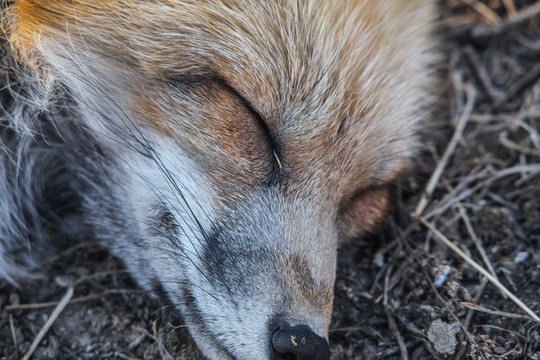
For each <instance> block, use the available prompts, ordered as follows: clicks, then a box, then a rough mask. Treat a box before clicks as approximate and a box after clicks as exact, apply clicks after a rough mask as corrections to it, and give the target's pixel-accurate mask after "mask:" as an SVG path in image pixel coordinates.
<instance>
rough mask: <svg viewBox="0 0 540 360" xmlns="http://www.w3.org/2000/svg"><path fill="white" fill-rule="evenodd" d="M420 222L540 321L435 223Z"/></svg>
mask: <svg viewBox="0 0 540 360" xmlns="http://www.w3.org/2000/svg"><path fill="white" fill-rule="evenodd" d="M420 222H421V223H422V224H424V225H425V226H426V227H427V228H428V229H429V230H430V231H431V232H433V234H435V236H436V238H437V239H439V240H440V241H442V242H443V243H444V244H445V245H446V246H448V247H449V248H450V249H452V250H453V251H454V252H455V253H456V254H458V255H459V256H460V257H461V258H462V259H463V260H465V261H466V262H467V263H468V264H469V265H471V266H472V267H473V268H475V269H476V270H477V271H478V272H480V273H481V274H482V275H483V276H485V277H486V278H487V279H488V280H489V281H490V282H491V283H492V284H493V285H495V286H496V287H497V288H498V289H499V290H500V291H501V292H503V293H504V294H506V295H507V296H508V297H509V298H510V299H511V300H512V301H513V302H514V303H516V305H517V306H519V307H520V308H521V309H522V310H523V311H525V312H526V313H527V314H529V316H530V317H531V318H532V319H533V320H534V321H536V322H538V323H540V318H539V317H538V315H536V314H535V313H534V312H533V311H532V310H531V309H530V308H529V307H528V306H527V305H525V304H524V303H523V302H522V301H521V300H519V299H518V298H517V297H516V296H515V295H514V294H512V293H511V292H510V291H509V290H508V289H507V288H506V287H504V285H503V284H501V283H500V282H499V281H498V280H497V279H496V278H495V277H493V275H491V274H490V273H489V271H487V270H486V269H484V268H483V267H482V266H480V265H479V264H478V263H477V262H475V261H474V260H473V259H471V258H470V257H469V256H467V254H465V253H464V252H463V251H461V249H460V248H458V247H457V246H456V245H454V244H453V243H452V242H451V241H450V240H449V239H448V238H447V237H446V236H444V235H443V234H442V233H441V232H440V231H439V230H437V229H436V228H435V227H434V226H433V225H431V224H430V223H429V222H427V221H426V220H425V219H424V218H420Z"/></svg>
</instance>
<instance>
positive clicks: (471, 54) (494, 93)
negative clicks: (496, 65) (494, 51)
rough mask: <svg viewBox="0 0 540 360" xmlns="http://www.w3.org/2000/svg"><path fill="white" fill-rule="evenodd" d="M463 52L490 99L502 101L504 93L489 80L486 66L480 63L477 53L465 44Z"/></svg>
mask: <svg viewBox="0 0 540 360" xmlns="http://www.w3.org/2000/svg"><path fill="white" fill-rule="evenodd" d="M463 52H464V53H465V55H466V56H467V58H468V59H469V63H470V64H471V65H472V68H473V70H474V73H475V75H476V77H477V78H478V80H480V83H481V84H482V86H483V87H484V90H486V92H487V93H488V95H489V97H490V98H491V101H493V102H494V103H496V104H500V103H502V102H503V100H504V99H506V98H507V96H506V94H505V93H503V92H502V91H500V90H498V89H496V88H495V87H494V86H493V83H492V82H491V78H490V77H489V75H488V73H487V71H486V68H485V67H484V66H482V65H481V61H480V59H478V55H477V54H476V52H475V51H474V49H473V48H472V46H470V45H467V46H465V48H464V49H463Z"/></svg>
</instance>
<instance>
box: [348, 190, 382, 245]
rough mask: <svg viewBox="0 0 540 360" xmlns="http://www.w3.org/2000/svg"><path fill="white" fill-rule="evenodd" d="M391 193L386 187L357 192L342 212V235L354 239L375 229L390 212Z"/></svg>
mask: <svg viewBox="0 0 540 360" xmlns="http://www.w3.org/2000/svg"><path fill="white" fill-rule="evenodd" d="M389 195H390V194H389V190H388V188H386V187H376V188H368V189H366V190H363V191H361V192H360V193H358V194H356V195H355V196H354V197H353V198H352V199H351V200H350V201H349V202H348V203H347V204H346V205H345V206H344V207H343V208H342V210H341V212H340V216H339V221H338V229H339V232H340V237H341V238H342V239H353V238H357V237H360V236H362V235H364V234H365V233H367V232H369V231H373V230H375V229H376V227H377V226H378V225H379V224H380V223H381V222H382V220H383V219H384V216H385V215H386V213H387V212H388V209H389V207H390V201H389Z"/></svg>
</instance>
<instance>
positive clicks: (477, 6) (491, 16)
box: [464, 0, 501, 24]
mask: <svg viewBox="0 0 540 360" xmlns="http://www.w3.org/2000/svg"><path fill="white" fill-rule="evenodd" d="M464 2H465V3H466V4H468V5H469V6H470V7H472V8H473V9H474V10H476V12H478V13H479V14H480V15H482V16H483V17H484V18H485V19H486V20H487V21H488V22H490V23H492V24H498V23H499V22H500V21H501V18H500V17H499V15H497V14H496V13H495V12H494V11H493V10H491V9H490V8H489V7H487V6H486V5H484V4H483V3H481V2H480V1H478V0H464Z"/></svg>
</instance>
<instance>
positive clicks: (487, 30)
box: [471, 1, 540, 37]
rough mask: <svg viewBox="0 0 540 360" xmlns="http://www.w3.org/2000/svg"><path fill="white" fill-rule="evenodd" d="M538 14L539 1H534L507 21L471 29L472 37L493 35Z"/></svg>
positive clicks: (539, 11)
mask: <svg viewBox="0 0 540 360" xmlns="http://www.w3.org/2000/svg"><path fill="white" fill-rule="evenodd" d="M538 15H540V1H537V2H535V3H534V4H532V5H530V6H529V7H527V8H525V9H523V10H520V11H518V12H516V14H515V15H514V16H513V17H512V18H510V19H508V20H507V21H500V22H498V23H497V24H494V25H481V26H477V27H474V28H473V29H472V32H471V35H472V36H473V37H483V36H493V35H498V34H501V33H503V32H504V31H506V30H508V29H509V28H511V27H514V26H517V25H520V24H522V23H524V22H526V21H529V20H530V19H532V18H534V17H536V16H538Z"/></svg>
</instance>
